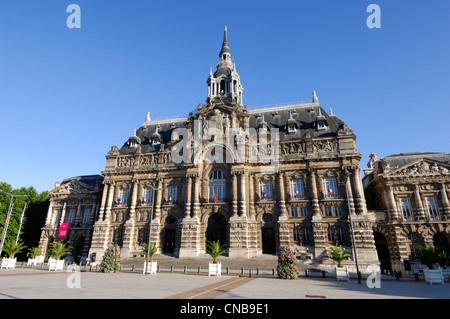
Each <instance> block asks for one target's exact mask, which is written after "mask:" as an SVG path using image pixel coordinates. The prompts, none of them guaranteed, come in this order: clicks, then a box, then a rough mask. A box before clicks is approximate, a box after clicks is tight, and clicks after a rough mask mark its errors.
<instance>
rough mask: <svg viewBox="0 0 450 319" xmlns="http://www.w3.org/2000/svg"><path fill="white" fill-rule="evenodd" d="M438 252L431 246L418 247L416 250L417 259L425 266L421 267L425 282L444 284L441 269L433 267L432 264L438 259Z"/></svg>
mask: <svg viewBox="0 0 450 319" xmlns="http://www.w3.org/2000/svg"><path fill="white" fill-rule="evenodd" d="M437 256H438V254H437V253H436V251H435V250H434V248H433V247H431V246H428V247H419V249H418V251H417V259H418V260H419V261H420V262H421V263H422V264H424V265H425V266H426V268H424V269H423V275H424V277H425V282H427V283H429V284H430V285H431V284H433V283H441V284H444V276H443V274H442V269H434V264H435V263H436V262H437V261H438V257H437Z"/></svg>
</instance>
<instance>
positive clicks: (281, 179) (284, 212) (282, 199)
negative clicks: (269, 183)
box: [278, 171, 287, 217]
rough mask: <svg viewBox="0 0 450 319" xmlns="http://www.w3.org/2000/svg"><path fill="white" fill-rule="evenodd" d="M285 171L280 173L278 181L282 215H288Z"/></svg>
mask: <svg viewBox="0 0 450 319" xmlns="http://www.w3.org/2000/svg"><path fill="white" fill-rule="evenodd" d="M283 175H284V173H283V172H281V171H280V172H279V173H278V183H279V186H280V211H281V216H286V217H287V209H286V201H285V197H286V190H285V187H284V186H285V185H284V176H283Z"/></svg>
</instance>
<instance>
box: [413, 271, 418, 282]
mask: <svg viewBox="0 0 450 319" xmlns="http://www.w3.org/2000/svg"><path fill="white" fill-rule="evenodd" d="M414 278H415V279H416V281H419V274H418V273H417V272H416V273H414Z"/></svg>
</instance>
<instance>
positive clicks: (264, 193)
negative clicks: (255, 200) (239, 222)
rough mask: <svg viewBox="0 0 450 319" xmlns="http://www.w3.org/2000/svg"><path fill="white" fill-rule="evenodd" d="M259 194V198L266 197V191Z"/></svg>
mask: <svg viewBox="0 0 450 319" xmlns="http://www.w3.org/2000/svg"><path fill="white" fill-rule="evenodd" d="M261 195H262V196H261V199H264V198H266V197H267V195H266V192H265V191H263V192H262V194H261Z"/></svg>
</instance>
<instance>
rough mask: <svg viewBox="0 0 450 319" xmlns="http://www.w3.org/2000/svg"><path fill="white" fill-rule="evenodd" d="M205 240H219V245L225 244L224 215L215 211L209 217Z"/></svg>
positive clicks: (225, 221)
mask: <svg viewBox="0 0 450 319" xmlns="http://www.w3.org/2000/svg"><path fill="white" fill-rule="evenodd" d="M206 240H207V241H209V240H210V241H217V240H219V242H220V245H226V244H227V220H226V218H225V216H223V215H222V214H219V213H215V214H212V215H211V216H210V217H209V219H208V228H207V230H206Z"/></svg>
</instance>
